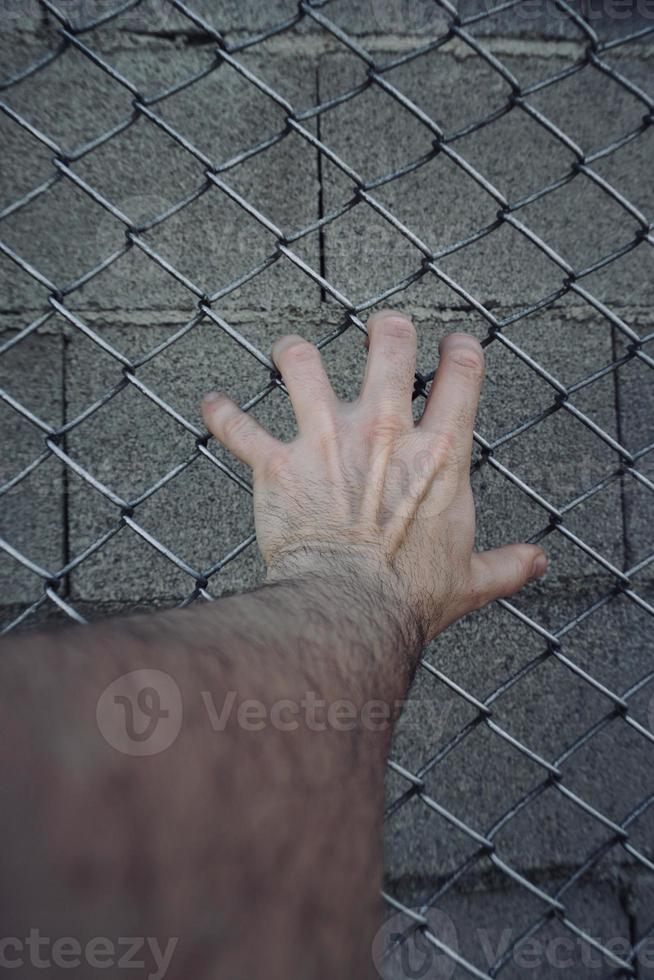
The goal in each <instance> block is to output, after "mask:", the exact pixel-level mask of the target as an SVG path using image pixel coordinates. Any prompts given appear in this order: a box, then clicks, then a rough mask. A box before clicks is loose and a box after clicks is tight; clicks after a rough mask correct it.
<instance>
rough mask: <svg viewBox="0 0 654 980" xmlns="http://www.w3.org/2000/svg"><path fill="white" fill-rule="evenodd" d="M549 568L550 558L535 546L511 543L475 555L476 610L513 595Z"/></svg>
mask: <svg viewBox="0 0 654 980" xmlns="http://www.w3.org/2000/svg"><path fill="white" fill-rule="evenodd" d="M546 569H547V555H546V554H545V552H544V551H543V550H542V549H541V548H539V547H537V545H535V544H509V545H506V546H505V547H504V548H495V549H494V550H493V551H482V552H475V553H474V554H473V556H472V565H471V570H472V584H473V593H474V595H475V597H476V602H475V608H479V607H481V606H485V605H486V604H487V603H488V602H492V601H493V599H502V598H504V597H506V596H510V595H513V593H514V592H517V591H518V590H519V589H521V588H522V587H523V586H524V585H526V584H527V582H532V581H533V580H534V579H536V578H540V577H541V575H543V574H544V573H545V570H546Z"/></svg>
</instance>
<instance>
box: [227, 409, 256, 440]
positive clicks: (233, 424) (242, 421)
mask: <svg viewBox="0 0 654 980" xmlns="http://www.w3.org/2000/svg"><path fill="white" fill-rule="evenodd" d="M248 422H249V420H248V417H247V415H245V413H244V412H241V413H239V414H236V413H234V414H230V415H227V416H226V417H225V418H224V419H223V422H222V426H221V429H222V434H223V436H224V438H225V441H226V442H234V441H235V440H236V439H240V438H242V437H243V434H244V431H245V430H246V429H247V427H248Z"/></svg>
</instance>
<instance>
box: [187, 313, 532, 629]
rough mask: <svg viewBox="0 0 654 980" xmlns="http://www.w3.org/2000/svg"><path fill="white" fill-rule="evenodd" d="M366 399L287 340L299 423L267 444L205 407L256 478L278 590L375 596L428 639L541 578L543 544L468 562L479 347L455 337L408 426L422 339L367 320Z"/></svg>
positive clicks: (210, 400)
mask: <svg viewBox="0 0 654 980" xmlns="http://www.w3.org/2000/svg"><path fill="white" fill-rule="evenodd" d="M368 331H369V352H368V361H367V364H366V371H365V377H364V380H363V384H362V388H361V392H360V394H359V397H358V398H357V399H356V400H355V401H353V402H342V401H340V400H339V399H338V398H337V397H336V395H335V393H334V391H333V389H332V386H331V384H330V382H329V379H328V377H327V375H326V373H325V369H324V366H323V363H322V358H321V355H320V352H319V351H318V350H317V348H316V347H315V346H314V345H313V344H310V343H309V342H307V341H306V340H303V339H302V338H301V337H298V336H294V335H289V336H286V337H282V338H280V339H279V340H277V341H276V342H275V344H274V346H273V351H272V356H273V360H274V362H275V364H276V366H277V368H278V369H279V371H280V373H281V375H282V378H283V381H284V384H285V386H286V388H287V389H288V392H289V395H290V397H291V401H292V404H293V409H294V411H295V415H296V418H297V423H298V435H297V437H296V438H295V439H294V440H293V441H292V442H290V443H286V444H285V443H281V442H279V441H278V440H277V439H275V438H273V437H272V436H271V435H270V434H269V433H268V432H266V430H265V429H264V428H262V427H261V426H260V425H259V423H258V422H257V421H256V420H255V419H254V418H252V417H251V416H250V415H248V414H246V413H244V412H243V411H241V409H240V408H239V407H238V406H237V405H236V404H234V402H233V401H231V399H229V398H228V397H227V396H226V395H224V394H220V393H217V392H214V393H211V394H210V395H208V396H206V398H205V399H204V401H203V415H204V420H205V423H206V425H207V427H208V428H209V430H210V431H211V433H212V434H213V435H214V436H215V437H216V438H217V439H218V440H219V441H220V442H221V443H223V445H224V446H226V447H227V448H228V449H229V450H231V452H233V453H234V454H235V455H236V456H237V457H238V458H239V459H241V460H242V461H243V462H244V463H246V464H248V465H249V466H251V467H252V469H253V473H254V510H255V524H256V531H257V541H258V544H259V548H260V550H261V553H262V554H263V557H264V559H265V561H266V564H267V565H268V569H269V578H270V579H273V580H279V579H285V578H297V577H298V576H302V575H306V574H311V575H318V576H320V575H330V576H336V577H337V578H340V579H342V580H343V587H344V588H347V589H348V590H354V592H355V593H356V590H357V588H361V589H363V588H365V589H366V592H367V594H368V595H369V594H370V590H371V589H372V591H373V594H376V595H377V597H378V599H379V601H380V602H382V603H391V604H393V605H394V607H395V610H396V611H397V610H401V611H402V613H401V614H402V615H403V616H405V617H407V616H408V617H409V618H410V619H411V621H412V622H411V625H412V626H413V627H414V628H415V631H416V632H417V635H418V636H419V637H420V639H421V640H423V641H427V640H429V639H431V638H433V637H434V636H435V635H436V634H437V633H439V632H441V631H442V630H443V629H445V627H447V626H448V625H450V624H451V623H453V622H454V621H455V620H457V619H459V618H460V617H461V616H463V615H465V614H466V613H468V612H471V611H472V610H474V609H478V608H480V607H481V606H484V605H486V604H487V603H488V602H490V601H492V600H493V599H497V598H500V597H502V596H508V595H511V594H513V593H514V592H516V591H517V590H518V589H520V588H522V586H523V585H525V584H526V583H527V582H529V581H531V580H532V579H534V578H538V577H539V576H540V575H542V574H543V573H544V571H545V569H546V567H547V559H546V557H545V554H544V553H543V551H542V550H541V549H540V548H538V547H537V546H536V545H529V544H513V545H508V546H506V547H503V548H498V549H495V550H493V551H487V552H483V553H477V552H475V551H474V550H473V549H474V537H475V513H474V503H473V498H472V490H471V487H470V455H471V451H472V434H473V425H474V420H475V415H476V411H477V405H478V401H479V393H480V389H481V384H482V381H483V374H484V355H483V351H482V348H481V346H480V345H479V343H478V342H477V340H475V338H474V337H472V336H470V335H469V334H464V333H454V334H450V335H449V336H447V337H445V338H444V339H443V340H442V341H441V344H440V362H439V366H438V370H437V372H436V376H435V378H434V382H433V384H432V387H431V390H430V393H429V397H428V400H427V404H426V406H425V410H424V413H423V415H422V418H421V419H420V421H419V422H417V423H414V420H413V415H412V392H413V382H414V374H415V367H416V346H417V343H416V332H415V329H414V327H413V325H412V324H411V322H410V321H409V320H408V319H407V318H406V317H405V316H404V315H403V314H400V313H397V312H394V311H392V310H384V311H382V312H380V313H377V314H375V315H374V316H372V317H371V319H370V321H369V323H368Z"/></svg>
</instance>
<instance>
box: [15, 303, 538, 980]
mask: <svg viewBox="0 0 654 980" xmlns="http://www.w3.org/2000/svg"><path fill="white" fill-rule="evenodd" d="M369 337H370V345H369V356H368V363H367V368H366V374H365V378H364V381H363V385H362V389H361V393H360V396H359V398H358V399H357V400H356V401H355V402H352V403H347V404H345V403H342V402H339V400H338V399H337V398H336V396H335V394H334V392H333V390H332V388H331V386H330V384H329V381H328V379H327V376H326V374H325V371H324V368H323V366H322V362H321V358H320V354H319V352H318V351H317V350H316V348H315V347H313V346H312V345H311V344H309V343H307V342H306V341H304V340H302V339H301V338H299V337H293V336H289V337H284V338H282V339H280V340H279V341H277V342H276V344H275V346H274V349H273V358H274V360H275V363H276V364H277V366H278V368H279V370H280V372H281V374H282V377H283V380H284V383H285V385H286V387H287V389H288V391H289V394H290V396H291V399H292V403H293V408H294V410H295V413H296V417H297V421H298V430H299V431H298V436H297V438H296V439H295V440H294V441H293V442H291V443H289V444H281V443H279V442H278V441H277V440H275V439H273V437H272V436H271V435H270V434H269V433H267V432H266V431H265V430H263V429H262V428H261V427H260V426H259V425H258V423H257V422H256V421H255V420H254V419H253V418H251V417H250V416H248V415H245V414H244V413H243V412H241V411H240V409H239V408H238V407H237V406H236V405H235V404H234V403H233V402H231V401H230V400H229V399H228V398H227V397H226V396H224V395H221V394H213V395H211V396H208V397H207V398H205V400H204V402H203V413H204V418H205V421H206V424H207V426H208V428H209V429H210V431H211V432H212V433H213V435H214V436H215V437H216V438H217V439H219V440H220V441H221V442H222V443H223V444H224V445H225V446H226V447H227V448H228V449H230V450H231V451H232V452H233V453H235V455H237V456H238V457H239V458H240V459H242V460H243V461H244V462H245V463H247V464H249V465H250V466H252V469H253V475H254V490H255V494H254V506H255V521H256V529H257V540H258V544H259V547H260V549H261V552H262V554H263V556H264V558H265V560H266V563H267V566H268V579H267V582H266V584H264V585H263V586H261V587H260V588H259V589H256V590H254V591H253V592H250V593H247V594H244V595H240V596H232V597H229V598H225V599H221V600H218V601H216V602H214V603H211V604H207V605H205V606H202V607H199V608H198V607H196V608H193V609H190V610H185V611H176V612H170V613H162V614H158V615H154V616H149V617H140V618H139V617H137V618H134V619H130V620H123V621H120V620H117V621H113V622H108V623H106V624H102V625H100V626H96V627H93V628H89V627H81V628H77V629H74V630H70V631H67V632H61V633H58V634H54V635H40V636H24V637H22V638H19V639H11V640H7V641H5V642H4V645H3V648H2V651H1V656H0V702H1V704H2V716H3V729H4V737H3V739H2V740H0V780H1V781H2V785H3V786H4V787H5V788H6V802H5V805H4V806H3V808H2V809H1V810H0V840H2V842H3V847H2V855H1V857H0V914H1V916H2V923H3V925H2V929H1V930H0V933H1V934H2V936H4V937H14V938H16V939H17V940H20V942H21V943H22V946H20V947H19V945H16V943H13V944H10V945H8V946H5V947H2V946H1V944H0V965H2V966H3V967H6V965H7V964H6V963H3V962H2V957H3V956H5V958H6V960H7V962H10V961H12V960H13V961H14V964H15V962H16V960H17V958H20V957H22V962H23V963H24V964H27V965H25V966H23V968H22V969H14V975H15V976H17V977H20V976H23V975H24V976H30V975H32V974H31V972H30V971H31V970H32V969H33V966H30V965H29V963H30V956H32V953H33V947H34V940H32V942H31V944H26V943H25V939H26V937H28V936H29V934H30V929H35V928H36V929H38V930H39V932H40V936H42V937H50V942H51V943H52V942H54V939H55V938H56V937H76V939H77V941H78V943H79V945H80V949H81V954H80V957H79V959H80V965H79V967H78V968H77V967H72V966H71V965H70V963H71V962H72V960H73V959H74V958H75V957H74V952H75V950H74V948H73V947H68V951H69V960H68V964H67V965H66V966H65V967H61V968H60V971H58V969H57V967H58V961H57V956H56V955H54V954H53V948H52V945H50V946H46V945H45V944H43V946H42V947H40V948H39V955H40V956H41V957H42V959H46V958H48V956H49V957H50V961H51V963H52V968H51V970H50V972H49V975H53V974H54V975H57V976H58V975H59V973H60V974H61V976H66V977H78V976H79V977H85V978H86V977H89V976H94V975H95V968H94V967H93V964H92V963H90V961H89V957H88V946H86V945H85V944H86V943H87V942H88V940H89V939H92V938H93V937H107V938H108V939H110V940H113V943H114V947H115V959H114V961H113V962H114V963H116V962H117V959H118V955H119V953H118V939H119V937H123V938H124V937H153V938H156V941H157V950H159V953H153V952H152V950H151V948H150V947H149V946H146V945H145V944H144V949H142V950H141V952H140V953H139V954H138V955H137V956H135V958H140V959H142V960H144V961H145V962H146V966H145V967H144V969H143V970H142V972H141V973H137V972H136V971H134V975H135V976H148V975H149V976H151V977H155V976H156V977H162V976H166V977H168V978H175V980H176V978H180V980H181V978H185V980H186V978H190V977H193V978H197V980H200V978H205V977H206V978H213V980H218V978H220V980H246V978H247V980H258V978H260V977H261V978H264V977H265V978H266V980H277V978H280V980H282V978H283V980H289V978H292V980H323V978H324V980H327V978H329V980H333V978H343V980H349V978H353V980H355V978H356V980H364V978H366V977H369V976H370V977H373V976H375V975H376V973H375V969H374V966H373V964H372V961H371V953H370V950H371V942H372V937H373V935H374V932H375V929H376V928H377V926H378V921H379V913H380V906H379V898H378V896H379V888H380V883H381V804H382V795H383V781H384V770H385V763H386V758H387V753H388V745H389V740H390V736H391V732H392V724H393V721H394V719H395V717H396V715H397V711H398V702H400V701H401V699H402V698H403V697H404V695H405V693H406V690H407V687H408V685H409V683H410V681H411V677H412V675H413V671H414V669H415V665H416V662H417V659H418V656H419V653H420V650H421V648H422V646H423V645H424V643H425V642H426V641H428V640H430V639H432V638H433V637H435V636H436V635H437V634H438V633H440V632H441V631H442V630H443V629H445V628H446V627H447V626H448V625H450V624H451V623H453V622H454V621H455V620H457V619H459V618H460V617H461V616H463V615H465V614H466V613H468V612H470V611H472V610H474V609H477V608H479V607H480V606H482V605H485V604H486V603H488V602H490V601H491V600H493V599H495V598H498V597H500V596H507V595H511V594H512V593H514V592H515V591H517V590H518V589H520V588H521V587H522V586H523V585H525V583H527V582H528V581H530V580H531V579H533V578H537V577H538V576H539V575H541V574H543V572H544V571H545V567H546V564H547V562H546V558H545V556H544V554H543V552H542V551H541V550H540V548H537V547H536V546H534V545H527V544H517V545H509V546H507V547H505V548H501V549H499V550H497V551H493V552H487V553H485V554H476V553H475V552H474V551H473V544H474V507H473V500H472V493H471V490H470V483H469V467H470V452H471V445H472V429H473V423H474V418H475V413H476V408H477V402H478V398H479V391H480V387H481V384H482V379H483V353H482V350H481V348H480V346H479V344H478V343H477V341H476V340H475V339H474V338H472V337H470V336H467V335H465V334H452V335H450V336H449V337H447V338H445V340H444V341H443V343H442V344H441V358H440V363H439V367H438V371H437V374H436V378H435V381H434V384H433V386H432V390H431V393H430V397H429V399H428V402H427V405H426V408H425V411H424V414H423V417H422V419H421V420H420V422H419V423H418V424H414V422H413V418H412V413H411V393H412V388H413V374H414V370H415V357H416V337H415V331H414V329H413V327H412V325H411V324H410V322H409V321H408V320H407V319H406V318H405V317H403V316H402V315H400V314H397V313H394V312H392V311H384V312H382V313H379V314H377V315H375V316H374V317H373V318H372V319H371V321H370V323H369ZM136 670H148V671H152V670H156V671H163V672H165V673H166V674H168V675H169V677H170V678H172V679H173V681H174V684H175V685H177V688H178V689H179V691H180V694H181V701H182V704H183V723H181V724H180V727H179V732H178V733H177V736H176V737H175V738H174V740H173V741H172V744H170V746H169V747H166V748H165V749H162V751H159V752H158V753H157V754H153V755H148V756H146V757H141V756H135V755H130V754H124V753H123V752H121V751H117V750H116V747H115V745H116V744H117V740H118V739H119V738H120V736H121V734H122V735H124V731H121V726H123V728H124V726H125V719H126V717H127V715H126V708H125V706H126V704H127V702H128V701H130V700H131V701H132V703H133V704H139V703H141V704H145V706H146V709H148V710H149V708H148V705H149V704H150V702H139V701H138V696H139V693H140V689H139V687H138V684H139V683H140V681H139V682H138V683H137V681H134V684H135V685H136V686H135V687H134V689H133V690H128V694H127V696H123V701H122V703H121V702H120V701H117V702H116V705H117V706H116V711H115V713H114V714H113V715H111V713H110V714H109V716H106V717H104V728H103V729H102V731H103V734H104V737H103V734H101V732H100V728H102V725H100V726H99V723H98V721H97V717H99V716H98V715H97V711H98V710H99V709H98V707H97V706H98V704H99V703H105V702H103V701H102V697H103V692H104V691H105V689H106V688H107V685H109V684H110V683H112V682H113V681H115V680H116V678H118V677H120V676H121V675H123V674H126V673H130V672H132V671H136ZM155 687H156V685H155ZM155 694H156V691H155ZM165 694H166V691H165V690H164V692H163V695H164V697H163V700H162V702H161V706H162V707H164V708H165V703H164V702H165ZM149 696H153V695H152V692H150V695H149ZM232 697H233V699H235V700H233V702H232V703H233V710H232V711H231V713H230V712H229V711H227V709H226V705H228V703H229V702H230V698H232ZM248 699H249V701H250V707H249V708H247V709H243V710H241V711H239V710H238V708H239V706H240V707H241V708H242V706H243V702H244V701H246V700H248ZM105 701H106V698H105ZM111 703H112V704H113V702H111ZM316 703H319V704H320V705H321V707H319V708H316ZM253 705H254V706H253ZM168 707H170V705H168ZM223 709H224V710H223ZM248 712H250V713H249V714H248ZM146 714H147V711H146ZM255 715H256V719H255ZM168 717H169V718H171V717H172V716H171V715H170V712H169V715H168ZM253 719H254V720H253ZM146 720H147V718H146ZM154 720H155V721H156V720H157V719H156V718H155V719H154ZM261 722H263V724H262V725H260V723H261ZM253 724H254V726H255V727H254V728H253V727H252V725H253ZM107 726H108V727H107ZM112 726H114V727H113V728H112ZM114 736H115V737H114ZM172 939H176V942H174V943H173V944H172V948H171V946H170V945H169V944H170V942H171V940H172ZM108 948H109V947H105V948H104V952H105V962H106V961H107V958H108V957H109V956H110V953H108V952H107V950H108ZM71 949H72V950H73V952H71ZM94 949H95V947H94ZM121 953H122V955H125V949H124V946H123V947H121ZM168 953H170V955H169V956H168V955H167V954H168ZM84 957H86V959H84ZM98 958H101V957H98ZM59 959H60V958H59ZM105 975H114V973H113V972H109V971H107V972H106V973H105Z"/></svg>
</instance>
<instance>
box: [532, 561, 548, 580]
mask: <svg viewBox="0 0 654 980" xmlns="http://www.w3.org/2000/svg"><path fill="white" fill-rule="evenodd" d="M548 564H549V563H548V560H547V555H538V557H537V558H534V564H533V565H532V566H531V576H530V579H529V581H530V582H533V580H534V579H535V578H540V577H541V575H544V574H545V572H546V570H547V566H548Z"/></svg>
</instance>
